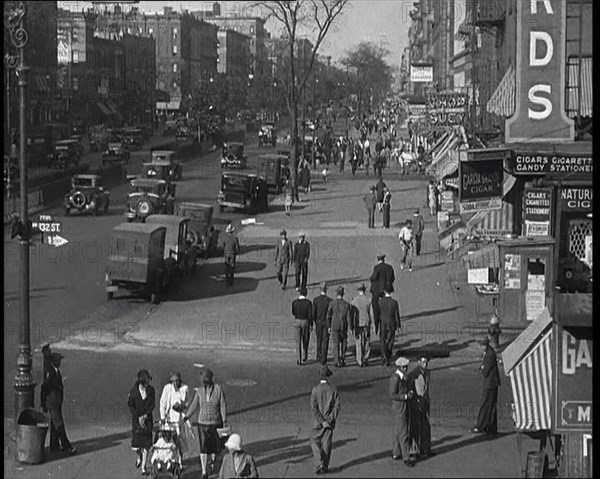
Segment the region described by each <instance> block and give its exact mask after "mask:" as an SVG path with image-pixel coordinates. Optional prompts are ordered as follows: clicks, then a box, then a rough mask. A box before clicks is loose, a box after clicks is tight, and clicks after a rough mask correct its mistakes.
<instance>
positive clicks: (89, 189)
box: [63, 175, 110, 215]
mask: <svg viewBox="0 0 600 479" xmlns="http://www.w3.org/2000/svg"><path fill="white" fill-rule="evenodd" d="M63 206H64V210H65V215H68V214H69V213H70V212H71V211H72V210H77V211H78V212H80V213H81V212H89V211H91V212H92V213H93V214H94V215H97V214H98V213H99V212H100V211H102V212H103V213H105V214H106V213H107V212H108V208H109V206H110V192H108V191H106V190H105V189H104V188H102V184H101V181H100V177H99V176H98V175H73V178H71V190H70V191H69V192H68V193H67V194H66V195H65V197H64V201H63Z"/></svg>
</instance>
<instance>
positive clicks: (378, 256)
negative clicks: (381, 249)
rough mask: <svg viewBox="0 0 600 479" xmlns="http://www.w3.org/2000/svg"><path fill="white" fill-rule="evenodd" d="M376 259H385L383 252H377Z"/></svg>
mask: <svg viewBox="0 0 600 479" xmlns="http://www.w3.org/2000/svg"><path fill="white" fill-rule="evenodd" d="M377 259H378V260H381V259H385V255H384V254H382V253H379V254H378V255H377Z"/></svg>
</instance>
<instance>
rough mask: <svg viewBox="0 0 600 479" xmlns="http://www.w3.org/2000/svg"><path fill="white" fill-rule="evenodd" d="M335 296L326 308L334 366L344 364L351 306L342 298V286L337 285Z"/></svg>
mask: <svg viewBox="0 0 600 479" xmlns="http://www.w3.org/2000/svg"><path fill="white" fill-rule="evenodd" d="M336 296H337V297H336V298H335V299H334V300H332V301H331V303H329V307H328V308H327V323H328V324H329V334H330V335H331V342H332V346H333V361H334V363H335V367H336V368H341V367H343V366H345V365H346V359H345V358H346V348H347V347H348V325H349V323H350V319H351V318H350V313H351V311H352V310H351V306H350V303H349V302H348V301H346V300H345V299H344V287H343V286H338V287H337V290H336Z"/></svg>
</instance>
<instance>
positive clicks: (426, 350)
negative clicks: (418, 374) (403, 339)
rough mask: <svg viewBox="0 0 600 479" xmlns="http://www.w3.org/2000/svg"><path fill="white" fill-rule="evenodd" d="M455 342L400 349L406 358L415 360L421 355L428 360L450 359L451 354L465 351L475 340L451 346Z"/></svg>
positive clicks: (449, 341) (450, 340)
mask: <svg viewBox="0 0 600 479" xmlns="http://www.w3.org/2000/svg"><path fill="white" fill-rule="evenodd" d="M455 341H456V340H455V339H447V340H445V341H442V342H441V343H427V344H423V345H421V346H417V347H415V348H409V349H406V348H405V347H401V348H400V349H401V350H402V354H403V355H404V356H406V357H407V358H413V359H417V358H418V357H419V356H421V355H426V356H428V357H429V358H447V357H450V354H451V353H453V352H456V351H460V350H461V349H466V348H468V347H469V344H470V343H472V342H475V340H471V341H464V342H462V343H456V344H452V343H453V342H455Z"/></svg>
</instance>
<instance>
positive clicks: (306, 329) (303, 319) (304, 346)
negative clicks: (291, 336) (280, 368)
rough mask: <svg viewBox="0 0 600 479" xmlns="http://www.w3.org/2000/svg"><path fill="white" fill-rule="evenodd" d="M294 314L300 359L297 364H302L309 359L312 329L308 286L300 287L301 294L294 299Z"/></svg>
mask: <svg viewBox="0 0 600 479" xmlns="http://www.w3.org/2000/svg"><path fill="white" fill-rule="evenodd" d="M292 315H293V316H294V326H295V329H296V334H297V337H296V351H297V353H298V359H297V361H296V364H297V365H298V366H301V365H302V364H303V363H305V362H306V361H307V359H308V343H309V341H310V330H311V329H312V318H313V312H312V303H311V302H310V300H309V299H307V298H306V288H300V296H299V297H298V299H295V300H294V301H292Z"/></svg>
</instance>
